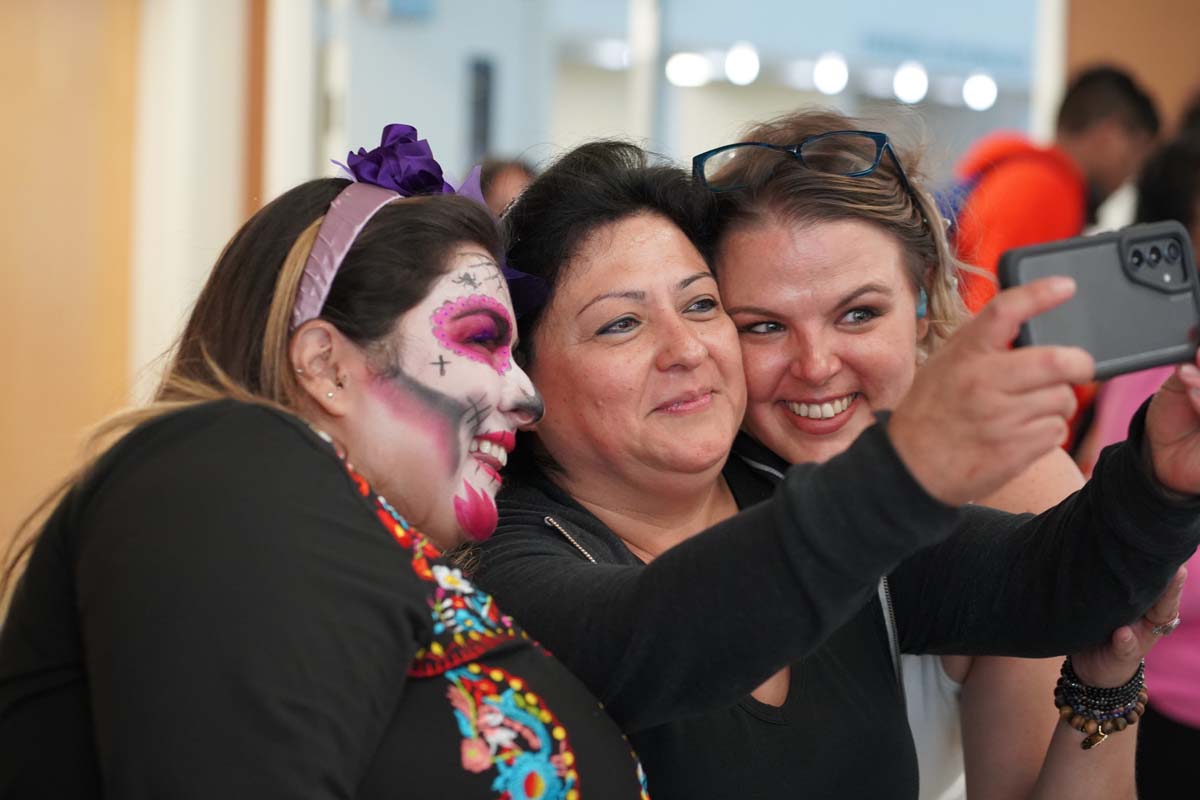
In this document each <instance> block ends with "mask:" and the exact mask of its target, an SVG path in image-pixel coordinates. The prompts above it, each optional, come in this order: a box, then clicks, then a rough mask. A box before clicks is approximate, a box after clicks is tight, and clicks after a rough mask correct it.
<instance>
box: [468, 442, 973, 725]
mask: <svg viewBox="0 0 1200 800" xmlns="http://www.w3.org/2000/svg"><path fill="white" fill-rule="evenodd" d="M863 486H870V487H872V489H871V491H863V490H862V487H863ZM530 512H531V513H530V514H529V515H528V517H527V519H528V524H513V523H511V522H510V523H508V524H506V525H505V526H503V527H502V529H501V530H500V531H498V533H497V535H496V536H495V537H493V539H492V540H491V541H490V542H488V543H487V544H486V545H485V547H484V549H483V554H482V565H481V568H480V571H479V573H478V574H477V576H476V577H477V580H478V582H479V583H480V584H481V585H482V586H483V587H484V588H485V589H487V590H488V591H490V592H491V593H492V594H493V595H494V596H495V597H496V599H497V600H498V601H499V603H500V605H501V606H503V607H504V608H505V609H506V610H507V611H508V612H509V613H512V614H513V615H514V616H515V617H516V618H517V619H518V620H519V621H520V622H521V625H522V626H523V627H524V628H525V629H526V630H528V631H529V633H530V634H531V635H532V636H534V638H536V639H538V640H539V641H540V642H542V643H543V644H544V645H546V646H547V647H548V648H549V649H550V650H551V651H552V652H553V653H554V654H555V655H556V656H557V657H558V658H559V659H561V660H562V661H563V662H565V663H566V664H567V666H568V667H569V668H570V669H571V670H572V671H573V672H574V673H575V674H576V675H577V676H579V677H580V678H581V679H582V680H583V682H584V683H585V684H586V685H587V686H588V688H590V689H591V690H592V692H593V693H595V694H596V695H597V696H598V697H600V699H601V701H602V702H603V703H604V705H605V708H606V709H607V710H608V712H609V713H610V714H611V715H612V716H613V717H614V718H615V719H616V720H617V721H618V723H619V724H620V725H621V726H622V728H623V729H624V730H625V731H627V732H634V731H637V730H639V729H641V728H643V727H647V726H650V725H654V724H657V723H661V722H664V721H667V720H671V719H675V718H678V717H681V716H685V715H688V714H692V713H699V712H702V711H704V710H706V709H710V708H715V707H719V706H721V705H728V704H730V703H733V702H735V701H736V700H737V699H739V698H741V697H744V696H745V695H746V694H747V693H749V692H750V691H751V690H753V689H754V687H755V686H757V685H758V684H760V683H761V682H762V681H763V680H765V679H766V678H767V677H768V676H769V675H771V674H772V673H773V672H775V671H776V670H778V669H780V668H781V667H783V666H784V665H785V664H788V663H790V662H792V661H795V660H797V659H799V658H800V657H802V656H804V655H805V654H806V653H808V652H809V651H811V650H812V649H813V648H815V647H816V646H818V645H819V644H820V643H821V642H822V641H824V640H825V638H826V637H828V636H829V635H830V634H831V633H832V632H833V631H835V630H837V629H838V628H839V627H841V626H842V625H843V624H845V623H846V622H847V621H848V620H849V619H850V617H851V616H852V615H853V614H854V613H855V612H856V611H857V610H858V609H859V608H861V607H862V605H863V603H864V602H866V601H867V600H868V599H869V598H870V596H871V594H872V592H873V591H874V590H875V586H876V583H877V581H878V580H879V578H880V576H881V575H883V574H884V573H885V572H887V571H888V570H889V569H891V568H892V567H894V566H895V565H896V564H897V563H898V562H899V560H900V559H902V558H903V557H904V556H906V555H908V554H909V553H911V552H912V551H913V550H915V549H917V548H918V547H921V546H923V545H927V544H929V543H931V542H933V541H937V540H938V539H940V538H941V537H943V536H945V535H946V534H947V533H948V532H949V531H950V530H951V529H952V528H953V525H954V521H955V520H956V519H957V518H958V511H957V510H955V509H952V508H949V507H947V506H945V505H942V504H941V503H939V502H938V501H936V500H935V499H933V498H932V497H930V496H929V495H928V494H927V493H926V492H925V491H924V490H923V489H922V488H921V487H920V486H919V485H918V484H917V483H916V482H915V481H914V480H913V479H912V477H911V476H910V475H909V474H908V472H907V470H906V469H905V468H904V466H903V464H902V463H901V461H900V460H899V458H898V456H897V455H896V453H895V451H894V450H893V449H892V447H891V444H890V442H889V441H888V439H887V436H886V434H885V433H884V431H883V429H882V426H881V425H876V426H874V427H873V428H871V429H869V430H868V431H867V432H866V433H864V434H863V435H862V436H860V437H859V439H858V441H857V442H856V443H855V444H854V445H853V446H851V448H850V449H849V450H847V451H846V452H845V453H843V454H841V455H840V456H838V457H837V458H834V459H833V460H831V461H829V462H828V463H826V464H824V465H821V466H814V465H801V466H796V467H793V468H792V469H790V470H789V471H788V474H787V476H786V477H785V479H784V480H783V481H782V482H781V483H780V485H779V486H778V487H777V489H776V491H775V493H774V495H773V497H772V498H771V499H770V500H768V501H766V502H764V503H761V504H759V505H756V506H753V507H751V508H748V509H746V510H745V511H743V512H741V513H740V514H738V515H736V516H734V517H732V518H731V519H729V520H726V521H725V522H723V523H721V524H719V525H717V526H715V527H713V528H712V529H710V530H708V531H706V532H704V533H702V534H700V535H698V536H695V537H693V538H691V539H689V540H688V541H686V542H684V543H682V544H680V545H678V546H677V547H674V548H672V549H671V550H669V551H667V552H666V553H663V554H662V555H661V556H660V557H658V558H657V559H655V560H654V561H653V562H652V563H651V564H649V565H648V566H645V567H641V566H618V565H594V564H590V563H588V562H586V561H584V560H582V559H581V558H580V556H579V553H578V552H577V551H575V550H574V548H573V547H572V545H570V544H569V543H567V542H565V541H561V540H559V539H558V537H556V536H554V535H553V534H551V535H548V533H550V532H549V531H548V529H547V528H545V526H544V525H543V524H542V523H541V514H544V513H546V512H545V510H544V509H542V510H541V512H540V513H538V510H537V509H530Z"/></svg>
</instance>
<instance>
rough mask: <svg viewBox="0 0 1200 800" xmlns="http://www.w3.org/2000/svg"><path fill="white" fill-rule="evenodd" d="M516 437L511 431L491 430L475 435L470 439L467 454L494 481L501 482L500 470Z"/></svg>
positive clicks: (514, 443) (505, 463)
mask: <svg viewBox="0 0 1200 800" xmlns="http://www.w3.org/2000/svg"><path fill="white" fill-rule="evenodd" d="M516 441H517V437H516V435H515V434H513V432H512V431H493V432H491V433H484V434H480V435H479V436H476V437H475V438H474V439H472V440H471V447H470V449H469V450H468V454H469V455H470V456H471V458H474V459H475V461H476V462H478V463H479V466H480V467H481V468H482V469H483V471H484V472H485V473H486V474H487V475H488V477H490V478H491V479H492V480H494V481H495V482H496V483H501V482H502V481H503V479H502V478H501V477H500V470H502V469H504V467H505V465H507V464H508V454H509V451H511V450H512V449H513V448H514V447H515V446H516Z"/></svg>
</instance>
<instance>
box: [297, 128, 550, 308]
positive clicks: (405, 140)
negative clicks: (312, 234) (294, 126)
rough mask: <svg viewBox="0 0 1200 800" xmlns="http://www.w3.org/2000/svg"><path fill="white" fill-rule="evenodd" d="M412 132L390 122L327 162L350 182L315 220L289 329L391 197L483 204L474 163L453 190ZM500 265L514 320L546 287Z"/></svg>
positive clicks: (318, 299) (319, 299) (321, 294)
mask: <svg viewBox="0 0 1200 800" xmlns="http://www.w3.org/2000/svg"><path fill="white" fill-rule="evenodd" d="M417 136H418V134H417V129H416V128H414V127H413V126H412V125H404V124H400V123H393V124H391V125H388V126H387V127H385V128H384V129H383V136H382V137H381V139H380V143H379V146H378V147H376V148H374V149H373V150H366V149H364V148H361V147H360V148H359V149H358V152H357V153H349V154H347V156H346V163H345V164H343V163H341V162H340V161H334V162H333V163H334V164H337V165H338V166H339V167H341V168H342V169H344V170H345V171H346V172H347V173H348V174H349V175H350V176H351V177H353V179H354V181H355V183H353V184H351V185H350V186H348V187H346V189H344V190H343V191H342V193H341V194H340V195H338V197H337V198H335V199H334V201H333V203H332V205H331V206H330V209H329V211H328V212H327V213H326V215H325V220H324V221H323V222H322V223H321V228H320V230H319V231H318V233H317V240H316V242H315V243H314V244H313V249H312V252H311V253H309V256H308V261H307V263H306V264H305V267H304V274H303V275H302V276H301V278H300V286H299V288H298V291H297V294H296V302H295V305H294V307H293V309H292V328H293V329H295V328H298V327H299V326H300V325H303V324H304V323H305V322H307V321H308V320H310V319H314V318H315V317H317V316H318V315H319V314H320V313H321V308H322V307H323V306H324V305H325V299H326V298H327V297H328V296H329V289H330V287H332V286H333V279H334V278H335V277H336V276H337V271H338V269H339V268H340V267H341V264H342V260H343V259H344V258H345V257H346V253H347V252H348V251H349V250H350V245H351V244H353V243H354V239H355V238H356V237H357V236H358V234H359V233H360V232H361V231H362V229H363V228H364V227H365V226H366V224H367V222H368V221H369V220H370V219H371V217H373V216H374V215H375V213H376V212H378V211H379V209H381V208H382V207H383V206H385V205H387V204H388V203H389V202H391V201H392V200H394V199H395V198H396V196H400V197H412V196H414V195H428V194H459V195H462V196H463V197H466V198H469V199H471V200H474V201H475V202H477V203H479V204H480V205H482V206H483V207H484V208H487V202H486V201H485V200H484V197H483V190H482V188H481V186H480V169H479V167H475V168H474V169H472V170H471V172H470V173H468V175H467V178H466V180H464V181H463V182H462V184H461V185H460V186H459V187H458V189H457V190H456V189H455V188H454V187H453V186H451V185H450V183H448V182H447V181H446V179H445V177H443V174H442V165H441V164H439V163H438V162H437V160H436V159H434V157H433V151H432V150H431V149H430V147H429V142H428V141H427V140H425V139H419V138H417ZM380 190H384V191H382V192H381V191H380ZM393 193H394V194H393ZM489 213H490V212H489ZM500 268H501V270H502V271H503V273H504V276H505V278H507V279H508V284H509V293H510V294H511V295H512V298H513V310H514V311H515V312H516V314H517V318H518V319H519V318H521V317H522V316H524V315H526V314H528V313H530V312H532V311H536V310H537V309H539V308H541V307H542V306H543V305H544V304H545V302H546V298H547V297H548V296H549V288H548V287H547V285H546V282H545V281H544V280H542V279H541V278H539V277H538V276H536V275H529V274H527V273H524V272H521V271H520V270H516V269H512V268H510V267H509V266H507V265H506V264H504V263H503V259H501V264H500Z"/></svg>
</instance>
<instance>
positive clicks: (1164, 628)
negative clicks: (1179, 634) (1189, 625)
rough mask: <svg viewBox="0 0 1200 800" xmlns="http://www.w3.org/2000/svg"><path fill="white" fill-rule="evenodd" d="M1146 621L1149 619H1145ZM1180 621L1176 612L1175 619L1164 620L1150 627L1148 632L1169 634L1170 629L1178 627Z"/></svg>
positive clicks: (1160, 634) (1159, 634) (1156, 634)
mask: <svg viewBox="0 0 1200 800" xmlns="http://www.w3.org/2000/svg"><path fill="white" fill-rule="evenodd" d="M1147 622H1149V620H1147ZM1180 622H1182V620H1180V619H1179V615H1178V614H1176V615H1175V619H1173V620H1171V621H1170V622H1164V623H1163V624H1162V625H1155V626H1154V627H1153V628H1151V629H1150V632H1151V633H1153V634H1154V635H1155V636H1170V635H1171V631H1173V630H1175V629H1176V628H1178V627H1179V623H1180Z"/></svg>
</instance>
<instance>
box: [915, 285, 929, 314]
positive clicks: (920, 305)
mask: <svg viewBox="0 0 1200 800" xmlns="http://www.w3.org/2000/svg"><path fill="white" fill-rule="evenodd" d="M928 313H929V295H927V294H925V289H924V287H922V288H921V289H920V290H919V291H918V292H917V319H925V316H926V314H928Z"/></svg>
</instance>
